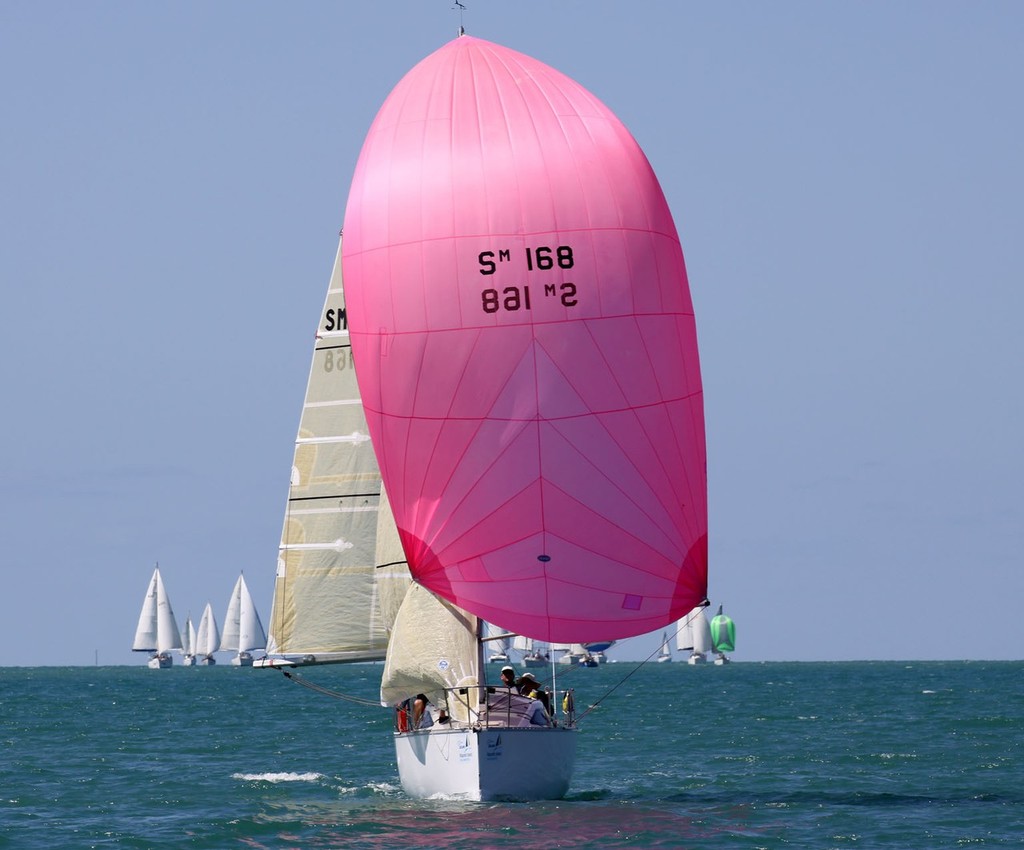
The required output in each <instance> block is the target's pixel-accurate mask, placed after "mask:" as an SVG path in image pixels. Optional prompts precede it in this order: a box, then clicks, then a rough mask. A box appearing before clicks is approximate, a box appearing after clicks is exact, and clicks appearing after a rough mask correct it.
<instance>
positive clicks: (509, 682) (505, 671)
mask: <svg viewBox="0 0 1024 850" xmlns="http://www.w3.org/2000/svg"><path fill="white" fill-rule="evenodd" d="M501 684H502V685H504V686H505V687H506V688H514V687H515V685H516V668H515V667H512V666H511V665H509V664H506V665H505V666H504V667H502V668H501Z"/></svg>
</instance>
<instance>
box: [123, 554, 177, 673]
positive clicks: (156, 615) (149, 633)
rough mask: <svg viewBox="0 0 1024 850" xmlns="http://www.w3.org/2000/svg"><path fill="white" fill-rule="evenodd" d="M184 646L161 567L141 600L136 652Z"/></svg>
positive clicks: (159, 650) (134, 646) (136, 631)
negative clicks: (161, 574) (161, 573)
mask: <svg viewBox="0 0 1024 850" xmlns="http://www.w3.org/2000/svg"><path fill="white" fill-rule="evenodd" d="M172 649H181V632H179V631H178V624H177V622H176V621H175V619H174V611H172V610H171V600H170V599H169V598H168V596H167V591H166V589H165V588H164V581H163V578H162V577H161V576H160V568H159V567H157V568H156V569H155V570H153V577H152V578H151V579H150V580H149V588H148V589H147V591H146V596H145V598H144V599H143V600H142V612H141V613H140V614H139V624H138V627H137V628H136V630H135V640H134V642H133V643H132V650H133V651H135V652H157V653H163V652H168V651H170V650H172Z"/></svg>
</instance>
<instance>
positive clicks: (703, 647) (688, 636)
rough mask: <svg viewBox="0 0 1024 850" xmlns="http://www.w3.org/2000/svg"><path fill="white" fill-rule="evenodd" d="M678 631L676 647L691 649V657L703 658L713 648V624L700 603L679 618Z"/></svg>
mask: <svg viewBox="0 0 1024 850" xmlns="http://www.w3.org/2000/svg"><path fill="white" fill-rule="evenodd" d="M678 627H679V629H678V631H677V632H676V649H678V650H679V651H680V652H684V651H689V652H690V658H691V660H692V659H700V660H703V659H704V656H705V654H706V653H707V652H708V650H710V649H711V626H710V625H709V623H708V618H707V616H706V615H705V614H704V607H703V606H701V605H698V606H697V607H696V608H694V609H693V610H692V611H690V613H689V614H687V615H686V616H685V617H683V618H682V619H681V620H679V623H678Z"/></svg>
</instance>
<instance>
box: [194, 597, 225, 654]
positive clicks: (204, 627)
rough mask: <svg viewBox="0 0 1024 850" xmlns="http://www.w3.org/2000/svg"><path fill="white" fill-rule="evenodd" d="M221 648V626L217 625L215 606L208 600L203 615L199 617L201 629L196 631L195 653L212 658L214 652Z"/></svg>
mask: <svg viewBox="0 0 1024 850" xmlns="http://www.w3.org/2000/svg"><path fill="white" fill-rule="evenodd" d="M219 649H220V628H219V627H218V626H217V618H216V617H215V616H214V615H213V606H212V605H210V603H209V602H207V603H206V607H205V608H204V609H203V616H202V617H201V618H200V619H199V629H198V630H197V631H196V643H195V654H196V655H199V656H203V657H204V658H207V659H211V658H212V657H213V653H215V652H217V651H218V650H219Z"/></svg>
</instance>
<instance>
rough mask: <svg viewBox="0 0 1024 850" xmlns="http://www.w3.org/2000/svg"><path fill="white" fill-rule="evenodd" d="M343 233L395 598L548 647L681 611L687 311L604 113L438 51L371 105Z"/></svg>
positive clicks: (673, 255) (690, 385)
mask: <svg viewBox="0 0 1024 850" xmlns="http://www.w3.org/2000/svg"><path fill="white" fill-rule="evenodd" d="M344 232H345V239H344V244H343V248H342V260H343V268H344V276H345V289H346V293H347V297H348V310H349V314H348V320H349V330H350V333H351V340H352V350H353V357H354V360H355V364H356V370H357V374H358V378H359V386H360V392H361V394H362V397H363V403H364V406H365V409H366V417H367V421H368V423H369V427H370V434H371V436H372V438H373V444H374V447H375V449H376V451H377V456H378V459H379V461H380V467H381V473H382V476H383V479H384V483H385V487H386V488H387V491H388V494H389V496H390V499H391V504H392V507H393V509H394V513H395V519H396V521H397V524H398V528H399V531H400V533H401V536H402V541H403V545H404V547H405V551H406V554H407V556H408V557H409V562H410V569H411V571H412V573H413V576H414V577H415V579H416V580H417V581H418V582H419V583H420V584H422V585H424V586H426V587H428V588H430V589H431V590H433V591H434V592H435V593H437V594H439V595H441V596H443V597H445V598H446V599H448V600H450V601H452V602H454V603H455V604H457V605H459V606H461V607H462V608H464V609H466V610H468V611H470V612H472V613H474V614H477V615H478V616H480V617H482V618H484V619H486V620H488V621H490V622H492V623H495V624H497V625H498V626H501V627H503V628H506V629H509V630H511V631H515V632H518V633H521V634H524V635H529V636H531V637H534V638H538V639H546V640H552V641H573V642H585V641H594V640H611V639H615V638H622V637H628V636H631V635H637V634H642V633H644V632H648V631H652V630H654V629H658V628H662V627H664V626H666V625H668V624H669V623H671V622H673V621H675V620H677V619H678V618H680V617H682V616H683V615H684V614H685V613H686V612H687V611H689V610H691V609H692V608H693V607H694V606H695V605H697V604H698V603H699V602H701V601H702V600H703V599H704V596H705V591H706V584H707V479H706V451H705V442H704V413H703V393H702V389H701V378H700V367H699V363H698V357H697V338H696V329H695V324H694V316H693V307H692V304H691V300H690V294H689V288H688V285H687V280H686V269H685V266H684V263H683V254H682V249H681V248H680V245H679V238H678V236H677V234H676V229H675V225H674V224H673V221H672V216H671V214H670V212H669V209H668V206H667V204H666V202H665V198H664V195H663V194H662V191H661V187H660V186H659V185H658V181H657V179H656V178H655V176H654V173H653V171H652V170H651V167H650V165H649V163H648V162H647V159H646V157H645V156H644V154H643V152H642V151H641V150H640V148H639V146H638V145H637V143H636V141H635V140H634V139H633V137H632V136H631V135H630V134H629V132H628V131H627V130H626V128H625V127H624V126H623V124H622V123H621V122H620V121H619V120H618V119H617V118H616V117H615V116H614V115H613V114H612V112H611V111H610V110H609V109H608V108H607V107H606V106H604V105H603V104H602V103H601V102H600V101H599V100H597V98H595V97H594V96H593V95H592V94H590V93H589V92H588V91H586V89H584V88H583V87H581V86H580V85H579V84H577V83H576V82H574V81H573V80H571V79H569V78H568V77H566V76H564V75H563V74H561V73H559V72H558V71H555V70H554V69H552V68H550V67H548V66H547V65H544V64H543V63H541V62H538V61H537V60H535V59H532V58H530V57H528V56H525V55H523V54H521V53H517V52H515V51H513V50H509V49H507V48H505V47H501V46H499V45H496V44H492V43H490V42H487V41H483V40H481V39H477V38H472V37H468V36H463V37H461V38H458V39H456V40H455V41H452V42H450V43H449V44H447V45H445V46H444V47H442V48H441V49H440V50H438V51H436V52H435V53H433V54H432V55H430V56H428V57H427V58H426V59H424V60H423V61H422V62H421V63H420V64H419V65H417V66H416V67H415V68H413V70H412V71H410V72H409V73H408V74H407V75H406V76H405V78H403V79H402V80H401V81H400V82H399V84H398V85H397V86H396V87H395V89H394V90H393V91H392V93H391V94H390V96H389V97H388V99H387V100H386V102H385V103H384V105H383V106H382V107H381V110H380V112H379V113H378V115H377V117H376V119H375V121H374V123H373V125H372V127H371V128H370V131H369V134H368V136H367V139H366V142H365V144H364V146H363V150H362V153H361V155H360V158H359V161H358V164H357V166H356V171H355V175H354V178H353V182H352V188H351V192H350V195H349V200H348V207H347V210H346V214H345V227H344Z"/></svg>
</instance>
